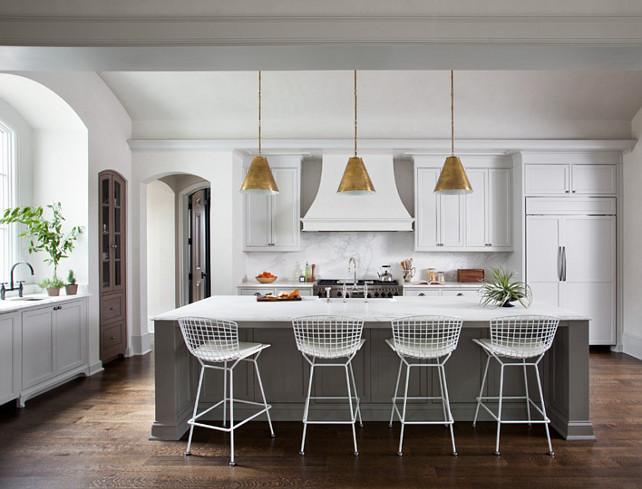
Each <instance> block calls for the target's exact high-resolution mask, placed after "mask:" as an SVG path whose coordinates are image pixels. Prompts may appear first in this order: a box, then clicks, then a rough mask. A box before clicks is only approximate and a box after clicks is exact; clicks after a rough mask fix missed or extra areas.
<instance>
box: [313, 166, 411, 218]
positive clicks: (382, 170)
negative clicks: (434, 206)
mask: <svg viewBox="0 0 642 489" xmlns="http://www.w3.org/2000/svg"><path fill="white" fill-rule="evenodd" d="M350 156H352V155H348V154H346V155H323V167H322V168H321V182H320V183H319V190H318V192H317V196H316V198H315V199H314V202H313V203H312V205H311V206H310V209H309V210H308V212H307V214H306V215H305V217H304V218H302V219H301V221H302V222H303V231H412V223H413V221H414V219H413V218H412V217H410V214H408V211H407V210H406V208H405V207H404V205H403V203H402V202H401V199H400V198H399V193H398V192H397V185H396V184H395V174H394V167H393V162H392V155H391V154H387V155H381V154H377V155H366V156H363V155H360V156H362V158H363V162H364V163H365V165H366V168H367V170H368V174H369V175H370V179H371V180H372V184H373V185H374V188H375V193H374V194H371V195H358V196H357V195H346V194H343V193H337V188H338V187H339V182H340V181H341V177H342V176H343V171H344V170H345V167H346V164H347V162H348V158H349V157H350Z"/></svg>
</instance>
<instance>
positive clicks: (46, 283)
mask: <svg viewBox="0 0 642 489" xmlns="http://www.w3.org/2000/svg"><path fill="white" fill-rule="evenodd" d="M64 286H65V282H63V281H62V280H60V279H59V278H58V277H53V278H43V279H42V280H41V281H40V282H38V287H40V288H41V289H60V288H62V287H64Z"/></svg>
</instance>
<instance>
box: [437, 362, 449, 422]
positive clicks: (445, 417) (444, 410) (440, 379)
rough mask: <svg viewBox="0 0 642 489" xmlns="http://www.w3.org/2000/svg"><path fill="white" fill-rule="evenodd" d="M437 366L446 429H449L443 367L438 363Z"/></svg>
mask: <svg viewBox="0 0 642 489" xmlns="http://www.w3.org/2000/svg"><path fill="white" fill-rule="evenodd" d="M436 366H437V374H438V377H439V389H440V390H441V408H442V410H443V412H444V428H446V429H448V414H447V413H446V400H445V399H444V381H443V380H442V376H441V367H440V365H439V363H437V364H436Z"/></svg>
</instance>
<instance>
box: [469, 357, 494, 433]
mask: <svg viewBox="0 0 642 489" xmlns="http://www.w3.org/2000/svg"><path fill="white" fill-rule="evenodd" d="M489 365H490V355H488V358H487V359H486V368H485V369H484V377H483V378H482V383H481V388H480V389H479V396H478V397H477V409H475V417H474V418H473V428H474V427H475V425H476V424H477V416H478V415H479V406H480V404H481V402H482V394H483V392H484V386H485V385H486V378H487V377H488V366H489Z"/></svg>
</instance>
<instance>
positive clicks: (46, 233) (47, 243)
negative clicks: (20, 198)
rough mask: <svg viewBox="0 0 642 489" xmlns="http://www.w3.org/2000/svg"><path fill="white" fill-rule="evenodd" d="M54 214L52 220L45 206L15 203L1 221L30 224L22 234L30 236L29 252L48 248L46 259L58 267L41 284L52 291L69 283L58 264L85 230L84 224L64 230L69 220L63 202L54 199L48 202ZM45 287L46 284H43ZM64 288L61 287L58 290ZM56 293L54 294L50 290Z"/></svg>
mask: <svg viewBox="0 0 642 489" xmlns="http://www.w3.org/2000/svg"><path fill="white" fill-rule="evenodd" d="M47 207H48V208H49V209H51V212H52V214H53V216H52V218H51V219H50V220H48V219H46V218H45V217H44V216H43V212H44V210H43V208H42V207H40V206H39V207H15V208H13V209H11V208H9V209H6V210H5V211H4V216H3V217H2V219H0V224H10V223H14V222H17V223H20V224H24V225H25V226H26V230H25V231H24V232H23V233H20V234H19V236H22V237H27V238H29V253H30V254H31V253H36V252H38V251H44V252H46V253H47V254H48V255H49V257H48V258H45V259H44V260H43V261H44V262H45V263H51V264H52V265H53V267H54V271H53V277H52V278H51V279H46V280H48V282H46V283H45V281H44V280H43V281H42V282H41V284H45V285H44V287H43V288H47V293H49V289H50V288H58V289H59V288H60V287H63V286H64V285H65V284H64V282H63V281H62V280H60V279H59V278H58V264H59V263H60V260H62V259H63V258H67V256H68V253H70V252H71V250H73V249H74V243H75V241H76V240H77V239H78V235H79V234H80V233H82V227H81V226H74V227H72V228H71V230H70V231H69V232H68V233H64V232H63V230H62V223H63V221H64V220H65V218H64V217H62V212H61V205H60V202H52V203H51V204H49V205H47ZM41 287H42V285H41ZM59 292H60V290H58V293H59ZM58 293H54V294H53V295H58ZM50 295H52V294H50Z"/></svg>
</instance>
